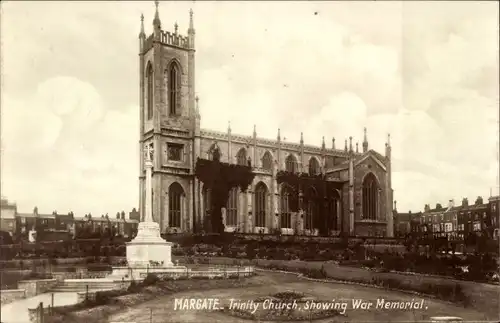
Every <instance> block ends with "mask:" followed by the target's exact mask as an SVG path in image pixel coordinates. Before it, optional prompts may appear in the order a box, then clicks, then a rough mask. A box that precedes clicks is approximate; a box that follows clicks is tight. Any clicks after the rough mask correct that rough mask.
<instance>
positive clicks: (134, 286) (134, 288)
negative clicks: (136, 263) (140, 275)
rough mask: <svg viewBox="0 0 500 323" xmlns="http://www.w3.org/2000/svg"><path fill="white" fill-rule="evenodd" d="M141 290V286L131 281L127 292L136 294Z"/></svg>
mask: <svg viewBox="0 0 500 323" xmlns="http://www.w3.org/2000/svg"><path fill="white" fill-rule="evenodd" d="M140 290H141V286H140V285H139V284H137V283H136V282H135V280H132V281H131V282H130V285H129V286H128V288H127V292H129V293H138V292H139V291H140Z"/></svg>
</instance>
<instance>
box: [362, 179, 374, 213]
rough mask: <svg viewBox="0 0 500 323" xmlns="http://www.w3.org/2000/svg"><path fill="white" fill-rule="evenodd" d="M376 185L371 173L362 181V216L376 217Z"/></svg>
mask: <svg viewBox="0 0 500 323" xmlns="http://www.w3.org/2000/svg"><path fill="white" fill-rule="evenodd" d="M377 209H378V185H377V179H376V178H375V175H373V173H369V174H368V175H366V177H365V179H364V181H363V218H364V219H369V220H376V219H377Z"/></svg>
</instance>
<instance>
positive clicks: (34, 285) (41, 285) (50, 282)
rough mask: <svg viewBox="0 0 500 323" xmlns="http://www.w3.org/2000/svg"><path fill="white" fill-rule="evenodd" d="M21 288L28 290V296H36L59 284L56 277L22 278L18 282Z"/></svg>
mask: <svg viewBox="0 0 500 323" xmlns="http://www.w3.org/2000/svg"><path fill="white" fill-rule="evenodd" d="M17 285H18V288H19V289H24V290H25V291H26V297H27V298H28V297H32V296H36V295H39V294H42V293H45V292H46V291H48V290H49V289H51V288H53V287H55V286H56V285H57V280H55V279H40V280H21V281H19V283H18V284H17Z"/></svg>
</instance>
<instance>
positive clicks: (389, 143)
mask: <svg viewBox="0 0 500 323" xmlns="http://www.w3.org/2000/svg"><path fill="white" fill-rule="evenodd" d="M387 144H388V145H389V146H390V145H391V134H390V133H388V134H387Z"/></svg>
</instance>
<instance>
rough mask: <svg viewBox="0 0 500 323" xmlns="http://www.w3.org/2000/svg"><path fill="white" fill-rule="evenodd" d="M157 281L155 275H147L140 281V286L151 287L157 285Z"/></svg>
mask: <svg viewBox="0 0 500 323" xmlns="http://www.w3.org/2000/svg"><path fill="white" fill-rule="evenodd" d="M158 281H159V279H158V276H156V275H155V274H148V275H147V276H146V278H144V280H143V281H142V286H152V285H155V284H156V283H158Z"/></svg>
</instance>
